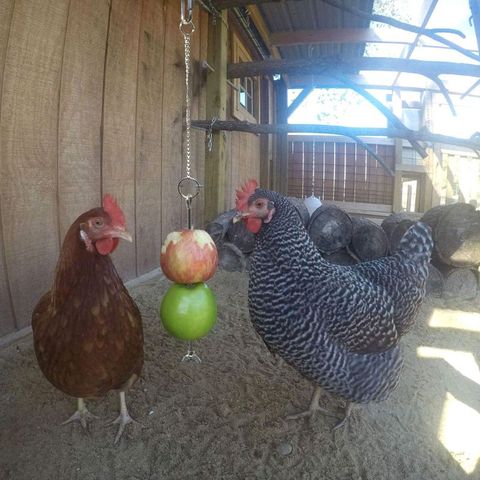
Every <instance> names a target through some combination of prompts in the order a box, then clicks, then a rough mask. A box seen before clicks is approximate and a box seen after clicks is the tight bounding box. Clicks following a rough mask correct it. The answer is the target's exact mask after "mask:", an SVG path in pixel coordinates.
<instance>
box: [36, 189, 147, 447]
mask: <svg viewBox="0 0 480 480" xmlns="http://www.w3.org/2000/svg"><path fill="white" fill-rule="evenodd" d="M120 238H123V239H125V240H128V241H130V242H131V241H132V237H131V236H130V234H128V233H127V232H126V231H125V216H124V214H123V212H122V210H121V209H120V207H119V206H118V205H117V203H116V202H115V200H114V199H113V198H112V197H111V196H110V195H105V197H104V199H103V208H94V209H92V210H90V211H88V212H86V213H84V214H82V215H80V216H79V217H78V218H77V219H76V220H75V222H74V223H73V224H72V226H71V227H70V229H69V230H68V232H67V234H66V236H65V240H64V242H63V245H62V249H61V253H60V258H59V260H58V264H57V269H56V272H55V280H54V282H53V286H52V289H51V290H50V291H49V292H48V293H46V294H45V295H44V296H43V297H42V298H41V299H40V301H39V302H38V304H37V306H36V307H35V309H34V311H33V315H32V328H33V339H34V346H35V353H36V356H37V360H38V364H39V366H40V369H41V370H42V372H43V374H44V375H45V377H47V379H48V380H49V381H50V382H51V383H52V384H53V385H54V386H55V387H57V388H58V389H59V390H61V391H62V392H64V393H66V394H67V395H71V396H72V397H77V398H78V410H77V411H76V412H75V413H74V414H73V415H72V416H71V417H70V418H69V419H68V420H67V421H66V422H64V423H69V422H72V421H80V423H81V425H82V426H83V427H84V428H86V423H87V419H89V418H91V417H94V415H92V414H90V413H89V411H88V410H87V408H86V406H85V402H84V399H85V398H88V397H99V396H103V395H105V394H106V393H107V392H108V391H109V390H118V391H119V393H120V415H119V416H118V418H117V419H116V420H115V421H114V422H112V423H117V424H119V429H118V433H117V436H116V438H115V443H117V442H118V440H119V439H120V436H121V435H122V432H123V431H124V428H125V426H126V425H127V424H128V423H130V422H132V419H131V417H130V415H129V413H128V410H127V406H126V403H125V391H126V390H127V389H128V388H129V387H130V386H131V385H133V383H135V381H136V380H137V379H138V377H139V375H140V372H141V369H142V365H143V331H142V320H141V317H140V312H139V311H138V308H137V306H136V305H135V303H134V301H133V300H132V298H131V297H130V295H129V294H128V291H127V289H126V288H125V286H124V285H123V282H122V280H121V278H120V277H119V276H118V273H117V271H116V270H115V267H114V266H113V263H112V260H111V259H110V256H109V254H110V253H112V252H113V251H114V250H115V248H116V247H117V245H118V242H119V239H120Z"/></svg>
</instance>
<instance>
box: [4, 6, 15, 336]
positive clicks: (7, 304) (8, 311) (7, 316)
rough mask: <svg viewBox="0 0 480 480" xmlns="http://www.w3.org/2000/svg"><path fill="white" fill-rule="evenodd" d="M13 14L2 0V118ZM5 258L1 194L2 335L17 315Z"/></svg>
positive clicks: (12, 323) (11, 327)
mask: <svg viewBox="0 0 480 480" xmlns="http://www.w3.org/2000/svg"><path fill="white" fill-rule="evenodd" d="M12 15H13V0H5V1H3V0H2V1H1V2H0V18H1V19H2V20H1V21H0V118H1V108H2V84H3V70H4V66H5V55H6V52H7V45H8V37H9V34H10V25H11V22H12ZM0 164H1V158H0ZM0 169H1V166H0ZM5 260H6V259H5V249H4V245H3V228H2V203H1V196H0V336H3V335H6V334H7V333H11V332H13V331H14V330H15V317H14V314H13V307H12V302H11V297H10V285H9V282H8V275H7V265H6V261H5Z"/></svg>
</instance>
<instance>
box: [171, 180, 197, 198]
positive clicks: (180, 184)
mask: <svg viewBox="0 0 480 480" xmlns="http://www.w3.org/2000/svg"><path fill="white" fill-rule="evenodd" d="M187 182H188V183H190V187H193V188H192V190H193V189H195V190H196V192H195V193H194V194H190V193H183V192H182V190H183V189H184V188H185V187H186V186H187ZM201 187H202V186H201V185H200V183H199V181H198V180H197V179H196V178H193V177H183V178H182V179H181V180H180V181H179V182H178V187H177V189H178V193H179V194H180V195H181V196H182V197H183V198H184V199H185V200H188V199H189V198H195V197H196V196H197V195H198V194H199V193H200V188H201Z"/></svg>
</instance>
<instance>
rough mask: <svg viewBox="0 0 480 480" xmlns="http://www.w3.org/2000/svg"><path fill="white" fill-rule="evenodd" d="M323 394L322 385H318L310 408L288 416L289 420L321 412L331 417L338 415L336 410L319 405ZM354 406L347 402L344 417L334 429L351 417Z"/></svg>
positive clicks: (341, 425)
mask: <svg viewBox="0 0 480 480" xmlns="http://www.w3.org/2000/svg"><path fill="white" fill-rule="evenodd" d="M321 394H322V389H321V388H320V387H318V386H317V387H316V388H315V391H314V392H313V396H312V400H311V402H310V408H309V409H308V410H306V411H305V412H300V413H297V414H296V415H289V416H288V417H287V420H297V419H299V418H305V417H313V416H314V415H315V413H317V412H320V413H323V414H324V415H328V416H329V417H337V418H338V414H337V413H335V412H332V411H330V410H327V409H326V408H322V407H321V406H320V405H319V400H320V395H321ZM352 407H353V404H352V403H351V402H347V404H346V406H345V414H344V416H343V418H341V419H340V420H339V421H338V422H337V423H336V424H335V426H334V427H333V429H332V430H337V429H338V428H340V427H343V426H344V425H345V423H346V421H347V420H348V418H349V417H350V414H351V413H352Z"/></svg>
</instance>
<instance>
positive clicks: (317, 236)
mask: <svg viewBox="0 0 480 480" xmlns="http://www.w3.org/2000/svg"><path fill="white" fill-rule="evenodd" d="M308 233H309V234H310V237H311V239H312V240H313V243H315V245H316V246H317V248H318V249H319V250H320V252H322V253H323V254H325V255H329V254H331V253H334V252H337V251H338V250H340V249H342V248H346V247H347V246H348V245H350V242H351V241H352V234H353V225H352V220H351V219H350V217H349V215H348V214H347V213H345V212H344V211H343V210H342V209H340V208H338V207H336V206H335V205H322V206H321V207H319V208H317V209H316V210H315V211H314V212H313V213H312V216H311V218H310V222H309V223H308Z"/></svg>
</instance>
